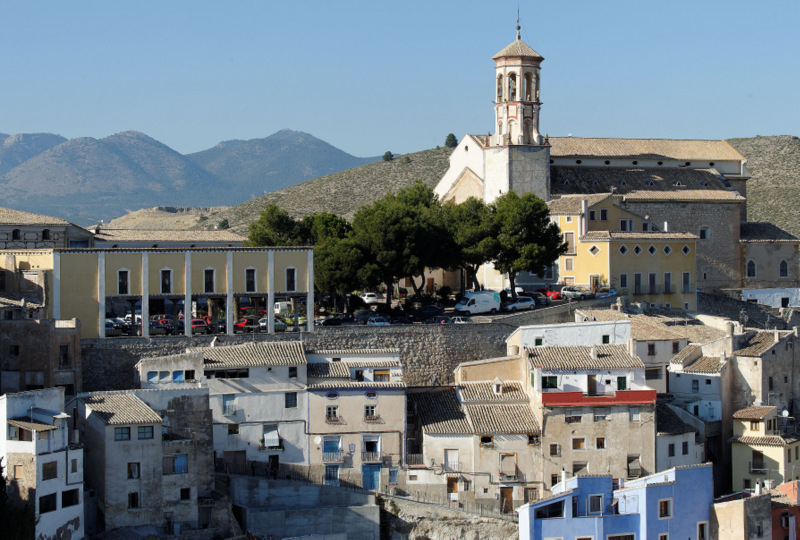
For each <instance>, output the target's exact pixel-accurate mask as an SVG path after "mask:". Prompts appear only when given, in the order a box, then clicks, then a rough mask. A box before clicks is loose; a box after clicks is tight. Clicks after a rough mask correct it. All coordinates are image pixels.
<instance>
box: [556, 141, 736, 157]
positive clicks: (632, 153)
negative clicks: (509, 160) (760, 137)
mask: <svg viewBox="0 0 800 540" xmlns="http://www.w3.org/2000/svg"><path fill="white" fill-rule="evenodd" d="M550 145H551V147H552V148H551V149H550V155H551V156H553V157H587V158H590V157H598V158H599V157H606V158H634V159H635V158H638V159H668V160H676V161H689V162H692V161H701V162H711V161H723V160H734V161H744V156H742V155H741V154H740V153H739V152H737V151H736V150H735V149H734V148H733V147H732V146H731V145H730V144H728V142H727V141H707V140H697V139H606V138H583V137H550Z"/></svg>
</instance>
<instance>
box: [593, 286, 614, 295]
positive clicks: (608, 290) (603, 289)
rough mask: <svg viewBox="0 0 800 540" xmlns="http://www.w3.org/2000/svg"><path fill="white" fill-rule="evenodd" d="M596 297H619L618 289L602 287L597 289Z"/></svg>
mask: <svg viewBox="0 0 800 540" xmlns="http://www.w3.org/2000/svg"><path fill="white" fill-rule="evenodd" d="M595 296H597V298H610V297H612V296H619V293H617V289H615V288H614V287H600V288H599V289H597V292H596V293H595Z"/></svg>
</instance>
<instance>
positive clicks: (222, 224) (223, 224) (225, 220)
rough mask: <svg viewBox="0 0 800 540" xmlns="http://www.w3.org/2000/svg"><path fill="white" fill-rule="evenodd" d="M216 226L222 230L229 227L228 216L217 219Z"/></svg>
mask: <svg viewBox="0 0 800 540" xmlns="http://www.w3.org/2000/svg"><path fill="white" fill-rule="evenodd" d="M217 227H219V228H220V229H222V230H225V229H230V228H231V226H230V223H228V218H222V219H221V220H219V224H218V225H217Z"/></svg>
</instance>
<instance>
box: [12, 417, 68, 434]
mask: <svg viewBox="0 0 800 540" xmlns="http://www.w3.org/2000/svg"><path fill="white" fill-rule="evenodd" d="M8 425H9V426H16V427H19V428H22V429H27V430H28V431H51V430H54V429H58V426H54V425H52V424H43V423H41V422H32V421H31V419H30V418H28V417H27V416H23V417H21V418H9V419H8Z"/></svg>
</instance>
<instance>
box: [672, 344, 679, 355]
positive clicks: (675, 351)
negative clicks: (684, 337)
mask: <svg viewBox="0 0 800 540" xmlns="http://www.w3.org/2000/svg"><path fill="white" fill-rule="evenodd" d="M679 352H680V343H678V342H677V341H673V342H672V354H678V353H679Z"/></svg>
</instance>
